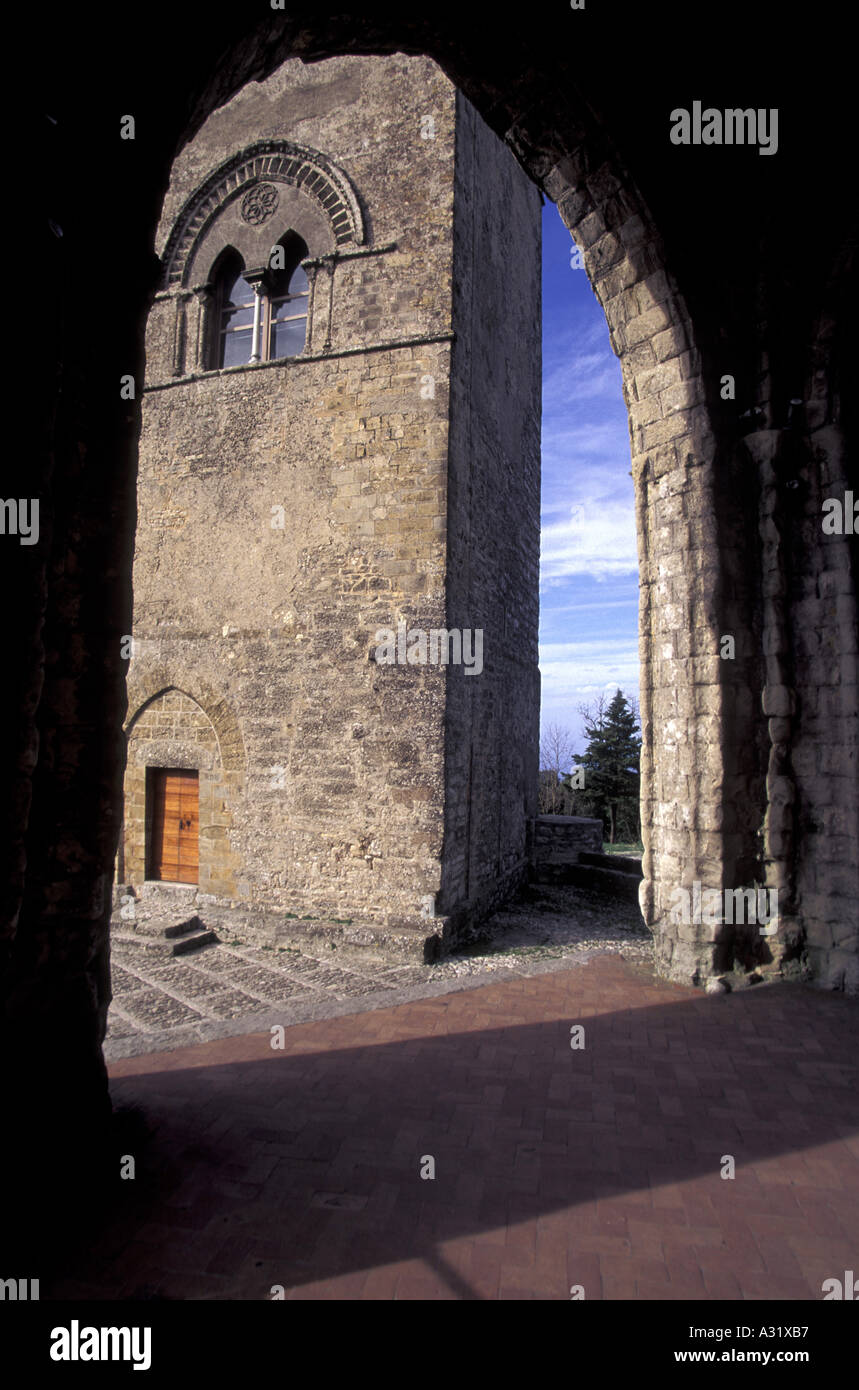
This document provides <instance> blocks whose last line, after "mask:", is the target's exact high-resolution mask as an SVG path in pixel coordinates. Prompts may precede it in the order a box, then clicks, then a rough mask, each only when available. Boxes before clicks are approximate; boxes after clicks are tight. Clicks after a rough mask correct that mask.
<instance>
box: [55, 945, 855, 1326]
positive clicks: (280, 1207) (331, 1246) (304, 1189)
mask: <svg viewBox="0 0 859 1390" xmlns="http://www.w3.org/2000/svg"><path fill="white" fill-rule="evenodd" d="M575 1023H583V1024H584V1026H585V1043H586V1045H585V1047H584V1049H582V1050H574V1049H572V1048H571V1047H570V1028H571V1026H572V1025H573V1024H575ZM109 1070H110V1075H111V1089H112V1094H113V1097H114V1102H115V1104H118V1105H133V1106H137V1107H139V1108H140V1110H142V1112H143V1114H144V1115H145V1117H146V1120H147V1122H148V1124H149V1127H150V1131H151V1133H150V1137H149V1138H148V1140H147V1141H146V1142H145V1143H143V1144H142V1145H141V1146H140V1147H139V1152H136V1153H135V1155H134V1156H135V1159H136V1178H135V1181H134V1182H133V1183H132V1182H126V1183H123V1184H120V1189H121V1190H120V1192H119V1194H118V1197H117V1203H118V1206H117V1209H116V1210H115V1211H114V1212H113V1214H112V1216H111V1218H110V1219H109V1220H107V1221H106V1224H105V1228H104V1230H103V1232H102V1233H101V1234H100V1235H99V1236H98V1237H97V1238H96V1239H94V1240H93V1241H92V1242H91V1243H90V1245H89V1248H88V1250H87V1252H86V1254H85V1255H82V1256H80V1257H79V1258H78V1259H77V1260H76V1261H75V1267H74V1268H69V1269H67V1271H66V1272H65V1274H64V1275H63V1276H62V1277H60V1278H59V1279H58V1280H57V1281H55V1283H54V1284H53V1285H52V1286H51V1287H50V1288H49V1289H47V1290H45V1291H44V1293H43V1297H45V1296H48V1297H53V1298H61V1297H84V1298H87V1297H92V1298H128V1297H132V1298H135V1297H147V1296H149V1297H151V1296H157V1297H161V1298H169V1299H222V1298H230V1299H269V1298H271V1297H272V1292H271V1290H272V1286H273V1285H282V1286H283V1287H284V1290H285V1296H286V1297H287V1298H288V1299H337V1298H340V1299H460V1298H478V1299H496V1298H501V1299H519V1298H525V1299H533V1298H538V1299H568V1298H569V1297H570V1288H571V1286H572V1285H581V1286H582V1287H583V1289H584V1293H585V1297H586V1298H587V1299H599V1298H607V1299H631V1298H641V1299H678V1298H694V1299H722V1298H727V1299H760V1298H777V1299H795V1298H798V1299H814V1300H819V1299H820V1298H821V1283H822V1281H823V1280H824V1279H826V1278H830V1277H833V1276H834V1277H839V1278H840V1277H842V1275H843V1271H844V1270H845V1269H856V1270H859V1087H857V1084H856V1082H857V1073H859V1011H857V1009H856V1008H855V1005H853V1004H852V1003H851V1002H850V1001H848V1000H846V999H844V998H843V997H841V996H832V995H827V994H823V993H819V992H817V991H814V990H811V989H808V988H804V987H802V986H786V985H784V986H779V985H775V986H766V987H759V988H758V989H757V990H754V989H753V990H750V991H747V992H745V993H743V994H734V995H729V996H719V997H714V996H711V995H702V994H701V993H699V992H697V991H692V990H689V989H685V988H682V987H678V986H672V985H668V984H664V983H661V982H658V981H655V980H654V979H653V978H652V976H651V975H650V974H649V973H648V972H646V971H645V970H643V969H642V968H640V967H634V966H631V965H628V964H626V963H624V962H623V961H622V960H620V959H618V958H616V957H609V956H602V957H598V958H595V959H594V960H592V961H591V962H590V963H589V964H587V965H586V966H579V967H577V968H575V969H572V970H569V971H564V972H561V973H555V974H546V975H539V976H534V977H531V978H527V979H523V978H515V979H512V980H505V981H504V982H503V983H499V984H492V985H487V986H485V987H481V988H479V989H475V990H467V991H462V992H458V993H455V994H450V995H445V996H442V997H439V998H434V999H429V1000H423V1001H420V1002H418V1003H412V1004H405V1005H401V1006H399V1007H396V1008H391V1009H383V1010H379V1011H376V1012H373V1013H365V1014H358V1015H355V1014H352V1015H349V1016H348V1017H342V1018H338V1019H332V1020H327V1021H324V1022H317V1023H309V1024H302V1025H299V1026H296V1027H293V1028H290V1029H287V1031H286V1043H285V1048H284V1050H283V1051H274V1050H272V1048H271V1045H270V1037H269V1035H268V1034H253V1035H246V1036H242V1037H236V1038H229V1039H224V1040H221V1041H218V1042H212V1043H206V1044H204V1045H201V1046H196V1047H190V1048H185V1049H182V1050H180V1051H177V1052H170V1053H163V1052H161V1053H157V1054H155V1055H151V1056H147V1057H137V1058H133V1059H127V1060H124V1061H120V1062H115V1063H114V1064H113V1065H112V1066H111V1067H110V1069H109ZM726 1154H731V1155H733V1157H734V1159H735V1162H736V1177H735V1179H734V1180H733V1181H730V1180H725V1179H723V1178H722V1177H721V1176H720V1163H721V1160H722V1156H723V1155H726ZM425 1155H430V1156H432V1157H433V1158H434V1160H435V1168H436V1175H435V1178H434V1180H424V1179H422V1178H421V1176H420V1169H421V1164H422V1161H423V1158H424V1156H425Z"/></svg>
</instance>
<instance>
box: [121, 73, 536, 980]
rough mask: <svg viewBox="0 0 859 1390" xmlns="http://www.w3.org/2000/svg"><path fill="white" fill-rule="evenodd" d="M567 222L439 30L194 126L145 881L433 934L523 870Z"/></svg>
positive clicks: (139, 714)
mask: <svg viewBox="0 0 859 1390" xmlns="http://www.w3.org/2000/svg"><path fill="white" fill-rule="evenodd" d="M539 237H540V196H539V194H538V192H537V190H536V189H535V188H534V186H533V185H532V184H531V183H530V182H529V180H528V178H527V177H526V175H525V174H524V173H523V172H522V170H521V169H520V168H519V166H518V164H517V163H516V161H515V159H514V158H513V155H512V154H511V153H510V151H509V150H508V149H507V148H506V147H505V146H504V145H503V144H502V143H501V141H499V140H498V138H497V137H496V136H495V135H494V134H493V133H492V132H491V131H490V130H489V129H488V127H487V126H485V124H484V123H483V121H482V120H481V118H480V117H479V116H477V114H476V113H475V111H474V110H473V108H472V107H471V106H470V105H469V103H468V102H467V101H466V100H465V99H464V98H463V97H462V96H461V95H460V94H459V93H458V92H457V91H456V90H455V88H454V87H453V85H452V84H451V82H450V81H449V80H448V79H447V77H446V76H445V75H444V73H443V72H442V71H441V70H440V69H439V68H438V67H437V66H436V65H435V64H434V63H433V62H432V61H431V60H429V59H427V58H422V57H421V58H415V57H404V56H402V55H394V56H392V57H387V58H364V57H359V58H355V57H348V58H333V59H330V60H329V61H327V62H322V63H318V64H314V65H312V66H305V65H303V64H302V63H301V62H300V61H299V60H293V61H290V62H288V63H287V64H285V65H284V66H283V67H282V68H281V69H280V70H279V71H278V72H277V73H275V74H274V76H272V77H271V78H270V79H269V80H268V81H266V82H264V83H260V84H257V83H253V84H251V85H250V86H248V87H246V88H245V89H244V90H243V91H241V92H240V93H239V94H238V95H237V96H236V97H235V98H234V99H233V100H232V101H230V102H229V103H228V104H227V105H226V106H224V107H222V108H221V109H220V110H218V111H217V112H215V113H214V114H213V115H212V116H211V117H210V118H209V119H208V120H207V122H206V123H205V125H204V126H203V127H202V129H201V130H200V132H199V134H198V135H197V136H196V138H195V139H194V140H192V141H191V143H190V144H188V145H187V146H186V147H185V149H184V150H183V151H182V153H181V154H180V156H179V157H178V158H177V160H176V162H175V164H174V167H173V173H172V179H171V183H170V187H169V191H168V193H167V196H166V199H165V203H164V207H163V214H162V221H161V225H160V229H159V236H158V245H157V250H158V253H159V255H160V256H161V259H162V263H163V280H162V287H161V290H160V292H159V293H158V295H157V296H156V300H155V303H154V306H153V308H152V311H151V314H150V318H149V323H148V330H147V367H146V382H145V394H144V407H143V432H142V438H141V450H140V475H139V486H138V532H137V545H136V553H135V562H134V623H133V629H134V630H133V652H132V657H131V665H130V676H129V717H128V722H127V734H128V766H127V773H126V790H125V825H124V832H123V837H122V844H121V850H120V855H119V862H118V883H119V884H121V885H123V886H126V885H131V887H132V889H133V892H134V895H135V896H136V898H137V899H138V900H139V902H140V905H141V907H143V906H144V905H145V904H146V903H149V904H156V905H157V904H159V903H161V902H164V901H166V902H168V903H169V904H171V908H172V906H177V907H178V906H179V905H180V904H181V906H182V909H183V911H184V910H188V911H193V912H195V913H197V914H198V915H199V916H200V918H201V919H202V920H203V921H204V922H205V923H207V924H212V925H214V924H216V923H217V922H218V921H223V920H226V919H227V918H229V920H230V922H231V924H232V925H233V927H234V928H235V929H236V930H237V931H241V930H242V929H243V927H244V928H246V929H247V930H249V931H251V930H257V929H263V930H266V931H267V930H269V929H270V928H272V927H273V928H274V929H275V930H277V931H280V930H283V931H284V932H287V931H289V930H290V927H291V925H292V928H293V929H295V930H300V929H302V928H301V927H300V926H299V924H303V929H304V930H312V931H315V932H319V933H323V934H324V933H327V934H329V935H330V936H331V939H332V940H340V939H344V940H348V941H358V942H365V943H367V944H368V945H371V946H372V945H374V944H375V945H378V946H379V947H380V948H381V949H382V950H385V951H390V952H394V953H397V952H401V951H406V952H412V951H414V952H416V953H422V954H424V955H431V954H433V953H434V951H435V950H436V949H437V946H438V943H439V940H440V939H442V938H450V937H451V935H452V934H455V932H456V929H457V927H458V926H459V925H461V924H462V923H464V922H466V921H468V920H470V919H474V918H475V917H478V916H480V915H482V914H483V913H485V912H487V911H488V910H490V909H491V908H492V907H493V906H494V905H495V904H496V903H497V902H498V901H500V900H502V899H503V897H504V896H506V895H507V894H508V893H509V892H510V891H511V890H512V889H513V888H514V887H515V886H516V885H517V883H518V882H519V881H520V879H521V878H522V877H523V875H524V872H525V869H526V862H527V860H526V856H527V848H526V846H527V842H528V833H529V822H530V821H531V820H532V818H533V816H534V813H535V796H536V785H537V746H538V717H539V676H538V670H537V619H538V560H539V440H540V241H539ZM385 632H388V633H393V634H398V635H399V641H398V642H395V643H394V646H393V648H392V649H391V650H390V651H389V652H388V654H387V655H385V649H384V648H383V634H384V633H385ZM478 634H479V642H480V651H481V659H480V662H479V669H478V662H477V660H476V655H475V654H476V651H477V647H476V642H477V640H478ZM311 924H312V925H311Z"/></svg>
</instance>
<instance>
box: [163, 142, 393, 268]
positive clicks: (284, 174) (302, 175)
mask: <svg viewBox="0 0 859 1390" xmlns="http://www.w3.org/2000/svg"><path fill="white" fill-rule="evenodd" d="M278 184H288V185H290V186H291V187H293V188H296V189H299V190H300V191H301V192H302V193H304V194H306V195H307V196H308V197H309V198H310V199H311V200H312V201H313V202H314V203H315V204H316V205H317V207H318V209H319V210H320V212H321V213H322V214H323V215H324V217H325V220H326V221H327V223H328V225H329V227H330V229H331V236H332V240H333V243H334V246H335V247H336V248H337V249H340V248H341V247H346V246H363V245H364V240H365V229H364V216H363V213H362V210H361V205H360V203H359V201H358V195H357V193H356V192H355V189H354V188H353V187H352V184H351V183H350V181H349V179H348V178H347V176H346V174H345V173H344V172H343V170H342V169H339V168H338V167H337V166H336V165H335V164H333V163H332V162H331V161H330V160H329V159H327V158H326V157H325V155H323V154H320V153H319V151H318V150H311V149H306V148H304V147H303V146H301V145H294V144H293V143H292V142H291V141H289V140H261V141H258V142H257V143H256V144H254V145H250V146H248V147H247V148H246V149H244V150H242V151H241V153H239V154H237V155H234V156H233V157H232V158H231V159H228V160H226V161H225V162H224V163H223V164H220V165H219V166H218V168H217V169H215V170H214V171H213V173H211V174H210V175H209V177H208V178H207V179H206V180H205V182H204V183H202V184H201V185H200V187H199V188H198V189H196V191H195V192H194V193H192V194H191V197H190V198H189V199H188V200H187V202H186V203H185V205H184V207H183V208H182V211H181V212H180V214H179V216H178V218H177V219H176V222H175V224H174V227H173V230H172V231H171V233H170V235H169V237H168V239H167V245H166V246H165V248H164V255H163V257H162V262H163V265H164V277H163V282H162V289H164V290H171V289H178V288H180V287H186V286H187V285H188V283H189V273H190V269H191V266H192V264H193V262H194V257H195V254H196V252H197V249H198V248H199V246H200V243H201V242H202V240H203V237H204V236H205V235H206V233H207V231H208V229H209V228H210V227H211V225H212V223H213V222H214V220H215V218H216V217H218V216H219V214H220V213H221V212H223V211H224V209H225V208H226V207H228V206H229V205H230V204H232V203H234V202H236V200H237V199H241V200H242V216H243V217H244V219H245V220H246V221H256V222H257V223H260V222H264V221H265V220H267V218H268V217H269V216H271V215H273V211H274V208H276V206H277V185H278ZM254 197H255V198H256V201H254ZM246 205H247V206H246Z"/></svg>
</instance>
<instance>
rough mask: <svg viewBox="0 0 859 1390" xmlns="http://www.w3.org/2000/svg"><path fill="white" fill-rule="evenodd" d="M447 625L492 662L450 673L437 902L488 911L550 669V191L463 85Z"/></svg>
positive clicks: (527, 808) (521, 854) (516, 865)
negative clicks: (542, 247) (543, 602)
mask: <svg viewBox="0 0 859 1390" xmlns="http://www.w3.org/2000/svg"><path fill="white" fill-rule="evenodd" d="M457 109H458V121H457V141H456V150H457V155H456V191H455V197H454V225H455V242H454V326H455V329H456V341H455V343H454V347H453V363H452V378H451V411H450V419H451V427H450V463H449V520H448V600H447V601H448V624H449V626H451V627H463V628H470V629H474V628H480V629H482V630H483V634H484V637H483V642H484V657H483V673H482V675H480V676H467V675H465V674H464V673H463V672H462V671H461V670H460V671H457V670H453V671H451V672H449V673H448V676H447V684H448V708H447V723H446V737H447V751H446V761H445V862H444V881H443V891H442V896H441V899H440V910H441V911H442V912H445V911H450V910H451V907H452V905H453V904H456V905H457V907H458V910H459V911H460V912H467V913H468V915H470V916H471V917H472V918H479V917H480V916H482V915H485V914H486V913H487V912H488V911H490V910H491V909H492V908H493V907H494V906H495V905H496V904H497V903H498V902H499V901H503V899H504V897H505V896H507V895H508V894H509V893H510V891H511V889H512V888H514V887H515V886H516V884H517V883H518V882H519V881H521V879H522V878H523V877H524V875H525V873H526V870H527V861H526V842H527V838H528V835H527V832H528V826H529V823H530V822H532V821H533V817H534V815H535V814H536V796H537V781H538V760H537V750H538V742H539V709H540V676H539V670H538V666H537V639H538V622H539V611H538V609H539V563H540V398H541V338H540V325H541V318H540V309H541V283H540V258H539V255H536V254H534V251H535V248H537V247H538V246H539V241H540V216H541V213H540V197H539V195H538V193H537V190H536V189H535V188H534V187H533V185H531V184H530V183H529V182H528V180H527V179H525V178H524V176H523V174H522V171H521V170H520V169H519V168H518V166H517V165H516V163H515V161H514V160H513V159H512V157H511V155H510V152H509V150H507V149H506V148H505V146H504V145H503V144H502V143H501V141H500V140H498V138H497V137H496V136H495V135H494V134H493V133H492V131H490V130H489V129H488V128H487V127H486V126H485V124H484V123H483V121H482V120H481V118H480V117H479V116H478V115H477V113H476V112H475V110H474V108H473V107H472V106H471V105H470V103H469V102H468V101H466V100H465V98H464V97H462V96H458V97H457Z"/></svg>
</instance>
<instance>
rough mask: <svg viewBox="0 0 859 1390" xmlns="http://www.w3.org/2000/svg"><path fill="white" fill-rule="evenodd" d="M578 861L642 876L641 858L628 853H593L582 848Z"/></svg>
mask: <svg viewBox="0 0 859 1390" xmlns="http://www.w3.org/2000/svg"><path fill="white" fill-rule="evenodd" d="M579 863H580V864H590V865H592V866H593V867H594V868H595V869H611V870H612V871H614V872H617V873H619V874H634V875H635V877H636V878H642V877H643V874H642V870H641V860H640V859H633V858H632V856H631V855H628V854H595V853H593V851H591V850H582V852H581V854H580V855H579Z"/></svg>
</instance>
